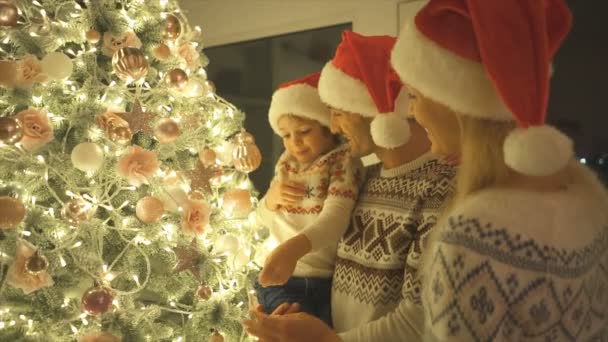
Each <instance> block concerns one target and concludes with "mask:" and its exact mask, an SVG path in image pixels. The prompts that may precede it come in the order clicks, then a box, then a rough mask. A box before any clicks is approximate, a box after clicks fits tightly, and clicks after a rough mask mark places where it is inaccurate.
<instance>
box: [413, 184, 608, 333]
mask: <svg viewBox="0 0 608 342" xmlns="http://www.w3.org/2000/svg"><path fill="white" fill-rule="evenodd" d="M566 195H569V196H566ZM544 196H547V195H544ZM576 196H577V194H576V193H571V194H564V196H562V197H563V198H560V197H543V195H531V196H529V198H527V197H525V196H519V195H513V194H509V193H500V192H498V191H496V193H494V194H487V195H486V196H482V197H479V198H477V199H473V200H472V201H471V202H470V203H469V204H468V208H469V209H466V208H465V209H462V210H456V211H455V212H454V213H453V214H451V216H450V217H449V218H448V220H447V224H446V225H445V227H438V228H437V229H441V230H440V231H438V232H437V236H434V239H436V243H434V244H433V247H432V249H430V251H431V252H432V254H431V255H430V257H431V259H429V264H428V271H427V272H425V274H428V277H429V278H428V280H425V290H424V304H425V305H424V307H425V310H426V319H427V325H429V327H430V330H431V331H432V334H433V337H434V338H436V339H439V340H450V341H500V340H503V341H606V340H607V339H608V330H607V329H608V222H606V221H604V222H603V223H601V222H602V219H590V218H589V216H592V214H589V215H587V217H585V216H580V215H578V216H574V214H576V213H579V212H580V209H579V211H576V210H577V209H573V208H572V207H575V208H585V206H577V204H576V201H577V199H576ZM579 197H580V194H579ZM488 203H512V204H511V206H510V207H509V208H508V211H506V210H507V208H504V207H503V208H499V207H498V205H495V208H492V206H491V205H489V204H488ZM546 203H548V204H546ZM573 203H574V204H573ZM560 204H561V206H560ZM566 204H567V205H566ZM470 208H475V209H474V210H472V209H470ZM522 208H524V209H522ZM547 208H549V209H550V210H547ZM606 209H608V208H603V210H606ZM584 210H586V211H587V212H588V213H589V212H591V213H592V212H593V209H588V208H587V209H584ZM514 213H516V214H515V215H514ZM560 214H561V215H564V216H559V215H560ZM529 215H533V216H534V218H533V220H534V223H533V224H529V221H530V219H529V218H530V217H531V216H529ZM568 215H570V217H576V221H575V224H576V226H572V225H570V224H571V223H572V222H569V221H568V220H566V219H562V217H568ZM596 216H597V215H596ZM598 222H599V224H598ZM533 229H536V230H543V232H542V233H540V234H536V235H534V236H531V234H533V232H532V230H533ZM572 229H575V230H574V231H573V230H572ZM576 230H578V231H576ZM586 231H587V232H588V231H590V232H592V233H586ZM564 246H568V247H569V246H575V248H566V247H564Z"/></svg>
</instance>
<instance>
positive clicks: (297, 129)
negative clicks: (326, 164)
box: [278, 115, 335, 163]
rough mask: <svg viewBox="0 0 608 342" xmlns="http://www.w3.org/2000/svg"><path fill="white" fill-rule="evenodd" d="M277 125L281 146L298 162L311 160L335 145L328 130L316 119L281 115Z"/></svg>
mask: <svg viewBox="0 0 608 342" xmlns="http://www.w3.org/2000/svg"><path fill="white" fill-rule="evenodd" d="M278 126H279V134H280V135H281V138H283V146H285V149H286V150H287V152H289V154H290V155H292V156H293V157H294V158H296V160H297V161H298V162H300V163H309V162H312V161H314V160H315V159H317V157H319V156H321V155H323V154H325V153H327V152H329V151H330V150H331V149H332V148H333V147H334V146H335V142H334V139H333V136H332V135H331V134H330V133H329V130H327V129H326V128H324V127H323V126H322V125H321V124H320V123H319V122H318V121H315V120H310V119H304V118H300V117H297V116H293V115H283V116H282V117H281V118H280V119H279V121H278Z"/></svg>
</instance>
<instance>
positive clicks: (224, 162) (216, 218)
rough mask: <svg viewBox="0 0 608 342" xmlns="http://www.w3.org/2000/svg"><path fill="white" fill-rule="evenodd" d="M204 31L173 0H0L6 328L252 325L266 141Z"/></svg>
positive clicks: (220, 329) (40, 333)
mask: <svg viewBox="0 0 608 342" xmlns="http://www.w3.org/2000/svg"><path fill="white" fill-rule="evenodd" d="M201 49H202V44H201V30H200V28H198V27H197V28H195V29H191V27H190V26H189V24H188V21H187V18H186V17H185V16H184V15H183V13H182V12H181V11H180V9H179V6H178V4H177V2H176V1H173V0H154V1H147V0H146V1H144V0H84V1H83V0H80V1H78V0H33V1H32V0H0V265H1V267H0V341H74V340H78V341H206V340H210V341H222V340H224V339H225V340H227V341H239V340H245V339H246V336H245V334H244V333H243V329H242V327H241V324H240V321H241V320H242V318H243V317H244V316H245V315H246V314H247V311H248V295H249V291H250V288H251V286H250V284H251V280H252V277H254V276H255V273H256V272H257V270H258V266H257V265H258V264H259V263H258V264H256V263H255V262H254V261H253V260H254V258H256V257H257V256H259V255H261V254H260V251H261V250H262V248H258V249H259V250H258V251H256V247H257V246H259V245H260V241H261V236H259V233H258V232H256V225H255V218H254V216H253V215H251V211H252V210H253V209H254V207H255V205H256V199H255V196H256V193H255V191H254V190H253V189H252V185H251V183H250V181H249V178H248V176H247V175H248V172H251V171H253V170H255V169H256V168H257V167H258V166H259V164H260V158H261V155H260V151H259V150H258V148H257V147H256V145H255V142H254V140H253V138H252V137H251V135H249V134H248V133H247V132H245V131H244V130H243V129H242V124H243V119H244V114H243V113H242V112H239V111H238V110H237V109H236V108H234V107H233V106H232V105H231V104H230V103H228V102H226V101H225V100H223V99H222V98H221V97H220V96H218V95H217V94H215V93H214V89H213V84H212V83H211V82H210V81H208V80H207V79H206V74H205V70H204V67H205V66H206V64H207V60H206V58H205V57H204V55H203V54H202V51H201ZM256 253H257V255H256Z"/></svg>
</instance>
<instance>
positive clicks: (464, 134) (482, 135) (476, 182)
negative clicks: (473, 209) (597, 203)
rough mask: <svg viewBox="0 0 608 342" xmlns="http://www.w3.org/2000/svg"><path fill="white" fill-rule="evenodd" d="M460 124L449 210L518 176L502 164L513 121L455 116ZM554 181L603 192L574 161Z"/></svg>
mask: <svg viewBox="0 0 608 342" xmlns="http://www.w3.org/2000/svg"><path fill="white" fill-rule="evenodd" d="M457 116H458V119H459V123H460V132H461V134H460V136H461V166H460V167H459V170H458V178H457V185H456V195H455V197H454V200H453V201H452V202H451V205H450V209H451V208H453V207H454V206H455V205H457V204H459V203H462V201H463V200H465V199H466V198H467V197H469V196H470V195H472V194H475V193H477V192H479V191H481V190H484V189H489V188H497V187H507V186H509V185H510V184H512V181H513V179H514V178H515V177H516V176H518V174H517V172H515V171H513V170H512V169H510V168H509V167H508V166H507V165H506V164H505V161H504V156H503V144H504V141H505V138H506V137H507V135H508V134H509V132H511V131H512V130H513V129H515V127H516V124H515V122H511V121H493V120H486V119H476V118H472V117H469V116H463V115H457ZM556 179H557V180H558V181H559V182H560V183H562V184H564V185H574V184H579V185H583V186H586V187H588V188H589V190H590V191H593V190H592V189H596V190H595V191H594V192H597V190H599V191H600V192H602V193H603V192H604V189H603V187H602V186H598V184H600V183H598V182H599V181H598V180H597V177H596V176H595V174H593V172H591V171H590V170H588V169H587V168H586V167H584V166H583V165H580V164H579V163H578V162H577V161H576V160H574V159H573V160H572V161H571V162H570V163H569V164H568V165H567V166H566V168H565V169H564V170H563V171H561V172H560V173H558V174H557V176H556Z"/></svg>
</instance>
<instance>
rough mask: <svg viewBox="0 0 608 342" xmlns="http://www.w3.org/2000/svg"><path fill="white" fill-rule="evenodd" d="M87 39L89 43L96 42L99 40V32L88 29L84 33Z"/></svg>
mask: <svg viewBox="0 0 608 342" xmlns="http://www.w3.org/2000/svg"><path fill="white" fill-rule="evenodd" d="M85 36H86V38H87V41H88V42H89V43H91V44H97V43H99V41H100V40H101V33H99V32H98V31H96V30H89V31H87V33H86V34H85Z"/></svg>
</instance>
